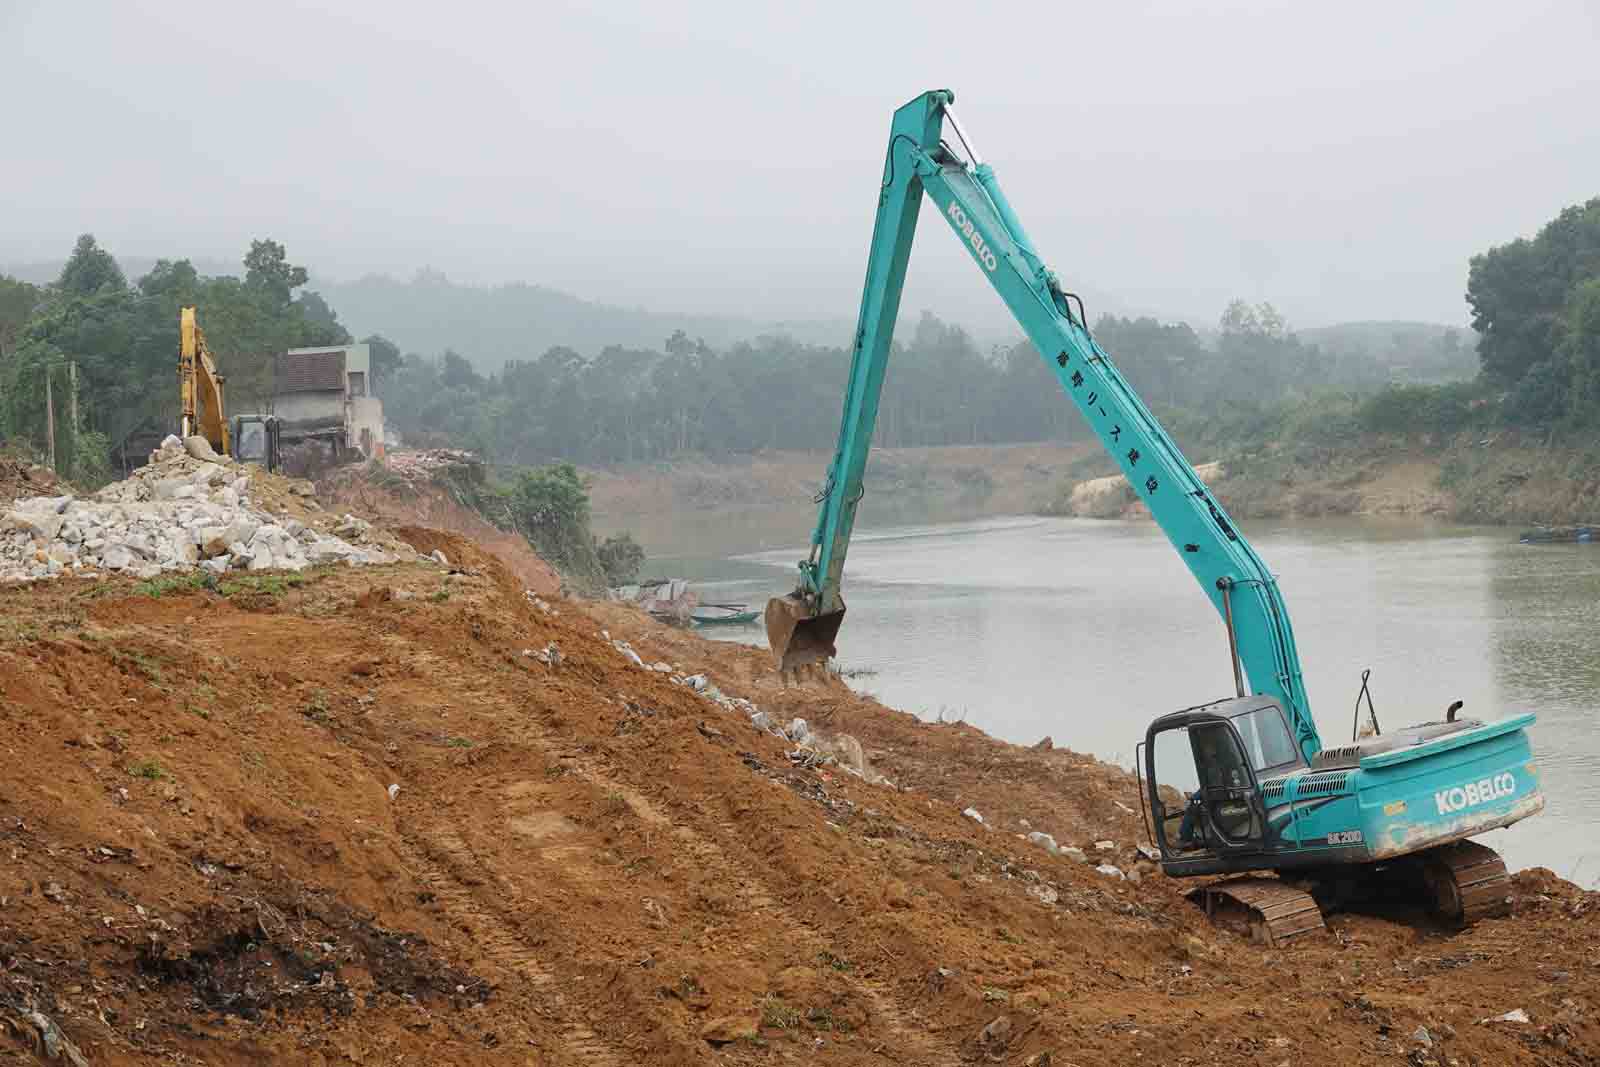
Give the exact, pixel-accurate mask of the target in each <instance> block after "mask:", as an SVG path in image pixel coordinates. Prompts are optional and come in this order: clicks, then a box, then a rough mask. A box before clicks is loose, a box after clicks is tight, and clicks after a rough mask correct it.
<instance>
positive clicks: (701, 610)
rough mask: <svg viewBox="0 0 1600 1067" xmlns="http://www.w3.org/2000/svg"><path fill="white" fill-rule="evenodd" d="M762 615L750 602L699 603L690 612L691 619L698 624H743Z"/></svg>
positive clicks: (753, 620)
mask: <svg viewBox="0 0 1600 1067" xmlns="http://www.w3.org/2000/svg"><path fill="white" fill-rule="evenodd" d="M760 617H761V613H760V612H759V611H751V610H750V605H748V604H697V605H696V606H695V607H694V608H693V609H692V610H691V611H690V612H689V620H690V621H691V622H693V623H694V624H695V625H696V626H742V625H745V624H748V623H752V622H755V621H756V620H757V619H759V618H760Z"/></svg>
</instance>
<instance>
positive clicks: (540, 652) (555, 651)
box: [522, 641, 562, 667]
mask: <svg viewBox="0 0 1600 1067" xmlns="http://www.w3.org/2000/svg"><path fill="white" fill-rule="evenodd" d="M522 654H523V655H524V656H528V657H531V658H532V659H536V660H538V661H539V662H540V663H544V664H547V665H549V666H551V667H559V666H561V660H562V656H561V649H560V648H559V647H558V646H557V645H556V643H555V642H554V641H551V642H550V643H549V644H547V645H545V646H544V647H543V648H541V649H532V648H525V649H523V650H522Z"/></svg>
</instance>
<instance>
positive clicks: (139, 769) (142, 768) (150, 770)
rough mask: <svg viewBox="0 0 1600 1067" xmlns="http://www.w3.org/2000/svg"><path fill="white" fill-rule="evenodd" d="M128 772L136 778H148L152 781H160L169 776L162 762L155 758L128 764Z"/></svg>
mask: <svg viewBox="0 0 1600 1067" xmlns="http://www.w3.org/2000/svg"><path fill="white" fill-rule="evenodd" d="M128 773H129V774H131V775H133V776H134V777H135V778H148V779H149V780H150V781H152V782H159V781H160V780H161V779H163V778H165V777H166V776H167V772H166V771H165V770H163V769H162V767H161V764H159V763H157V762H156V761H155V760H153V759H146V760H138V761H136V762H134V763H130V764H128Z"/></svg>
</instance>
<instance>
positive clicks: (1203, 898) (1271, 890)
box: [1189, 878, 1327, 947]
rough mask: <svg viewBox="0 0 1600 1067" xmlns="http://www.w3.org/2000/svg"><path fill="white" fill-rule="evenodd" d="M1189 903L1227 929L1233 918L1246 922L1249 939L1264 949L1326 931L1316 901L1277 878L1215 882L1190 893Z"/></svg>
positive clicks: (1236, 879) (1234, 879) (1235, 879)
mask: <svg viewBox="0 0 1600 1067" xmlns="http://www.w3.org/2000/svg"><path fill="white" fill-rule="evenodd" d="M1189 899H1190V900H1192V901H1194V902H1195V903H1196V904H1199V905H1200V906H1201V907H1203V908H1205V909H1206V915H1207V916H1209V917H1210V918H1211V919H1212V921H1213V922H1220V923H1223V924H1224V925H1226V924H1227V923H1228V920H1229V919H1230V918H1232V919H1235V920H1237V919H1238V918H1240V917H1243V918H1245V919H1246V921H1247V922H1248V928H1249V934H1250V939H1251V940H1252V941H1255V942H1257V943H1259V944H1263V945H1271V946H1274V947H1277V946H1281V945H1285V944H1288V943H1289V942H1290V941H1293V940H1294V939H1295V938H1299V937H1304V936H1306V935H1307V934H1314V933H1318V932H1320V931H1325V930H1326V929H1327V927H1326V926H1325V925H1323V922H1322V909H1321V908H1319V907H1317V901H1316V899H1315V898H1314V897H1313V896H1312V895H1311V894H1310V893H1307V892H1304V891H1303V890H1299V889H1296V888H1295V887H1294V886H1292V885H1289V884H1288V883H1286V882H1280V881H1278V880H1277V879H1276V878H1232V879H1229V880H1227V881H1224V882H1213V883H1211V884H1210V885H1204V886H1201V887H1200V888H1199V889H1193V890H1190V892H1189Z"/></svg>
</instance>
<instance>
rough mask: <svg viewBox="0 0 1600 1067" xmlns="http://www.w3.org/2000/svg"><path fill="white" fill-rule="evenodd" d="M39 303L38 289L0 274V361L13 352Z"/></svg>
mask: <svg viewBox="0 0 1600 1067" xmlns="http://www.w3.org/2000/svg"><path fill="white" fill-rule="evenodd" d="M38 303H39V289H38V287H37V286H33V285H29V284H28V283H27V282H22V281H18V280H17V279H15V278H11V277H8V276H6V275H4V274H0V361H3V360H4V359H5V358H6V356H8V355H9V354H10V353H11V352H13V351H14V350H15V349H16V347H17V340H18V338H19V337H21V335H22V328H23V326H24V325H26V324H27V321H28V319H29V317H30V316H32V314H33V309H34V308H35V307H36V306H37V305H38Z"/></svg>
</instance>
